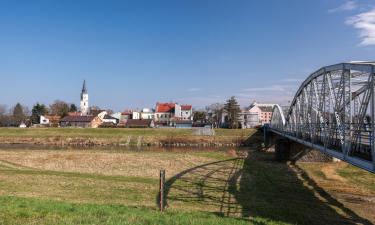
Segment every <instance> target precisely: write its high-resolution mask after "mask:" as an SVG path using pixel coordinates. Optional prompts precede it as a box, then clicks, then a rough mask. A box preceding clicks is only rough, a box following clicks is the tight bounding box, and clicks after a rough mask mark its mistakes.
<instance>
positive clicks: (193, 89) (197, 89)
mask: <svg viewBox="0 0 375 225" xmlns="http://www.w3.org/2000/svg"><path fill="white" fill-rule="evenodd" d="M200 90H201V89H200V88H189V89H188V91H189V92H196V91H200Z"/></svg>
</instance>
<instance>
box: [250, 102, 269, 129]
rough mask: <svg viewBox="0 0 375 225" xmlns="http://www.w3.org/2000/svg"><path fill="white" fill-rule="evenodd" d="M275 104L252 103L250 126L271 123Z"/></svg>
mask: <svg viewBox="0 0 375 225" xmlns="http://www.w3.org/2000/svg"><path fill="white" fill-rule="evenodd" d="M274 105H275V104H261V103H257V102H254V103H252V104H251V105H250V109H249V110H248V112H249V117H250V118H249V123H250V124H251V125H250V126H257V125H263V124H265V123H270V122H271V118H272V111H273V107H274Z"/></svg>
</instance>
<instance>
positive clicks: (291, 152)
mask: <svg viewBox="0 0 375 225" xmlns="http://www.w3.org/2000/svg"><path fill="white" fill-rule="evenodd" d="M274 143H275V157H276V160H277V161H280V162H286V161H293V162H296V161H300V162H332V161H333V158H332V157H330V156H327V155H326V154H324V153H322V152H320V151H318V150H315V149H313V148H309V147H307V146H305V145H303V144H300V143H298V142H294V141H291V140H289V139H287V138H281V137H275V138H274Z"/></svg>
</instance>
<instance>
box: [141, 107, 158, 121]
mask: <svg viewBox="0 0 375 225" xmlns="http://www.w3.org/2000/svg"><path fill="white" fill-rule="evenodd" d="M154 117H155V110H153V109H148V108H144V109H142V111H141V119H154Z"/></svg>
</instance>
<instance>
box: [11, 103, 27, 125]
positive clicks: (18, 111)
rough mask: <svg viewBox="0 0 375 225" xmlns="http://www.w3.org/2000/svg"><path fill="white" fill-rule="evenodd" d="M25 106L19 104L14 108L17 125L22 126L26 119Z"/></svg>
mask: <svg viewBox="0 0 375 225" xmlns="http://www.w3.org/2000/svg"><path fill="white" fill-rule="evenodd" d="M23 109H24V108H23V106H22V105H21V104H20V103H17V104H16V106H14V108H13V119H14V120H15V121H16V123H18V124H20V123H21V122H23V121H24V120H25V119H26V116H25V113H24V110H23Z"/></svg>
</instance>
